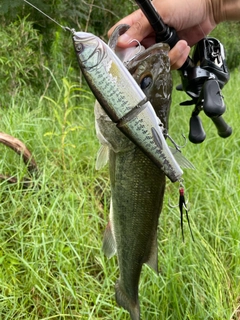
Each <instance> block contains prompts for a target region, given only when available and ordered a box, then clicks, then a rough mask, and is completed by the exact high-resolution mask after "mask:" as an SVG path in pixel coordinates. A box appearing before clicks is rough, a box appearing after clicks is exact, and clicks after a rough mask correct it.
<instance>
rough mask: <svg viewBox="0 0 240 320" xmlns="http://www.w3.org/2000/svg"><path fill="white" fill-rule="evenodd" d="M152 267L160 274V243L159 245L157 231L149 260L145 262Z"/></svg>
mask: <svg viewBox="0 0 240 320" xmlns="http://www.w3.org/2000/svg"><path fill="white" fill-rule="evenodd" d="M145 263H146V264H147V265H148V266H149V267H150V268H152V269H153V270H154V271H155V272H156V274H157V275H158V273H159V271H158V245H157V232H155V236H154V239H153V242H152V247H151V252H150V255H149V257H148V260H147V261H146V262H145Z"/></svg>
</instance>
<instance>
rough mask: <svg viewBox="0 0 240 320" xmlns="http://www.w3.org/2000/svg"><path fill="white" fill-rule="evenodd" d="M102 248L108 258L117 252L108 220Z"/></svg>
mask: <svg viewBox="0 0 240 320" xmlns="http://www.w3.org/2000/svg"><path fill="white" fill-rule="evenodd" d="M102 250H103V252H104V254H105V255H106V256H107V257H108V258H109V259H110V258H111V257H113V256H114V255H115V254H116V252H117V247H116V241H115V238H114V235H113V232H112V228H111V222H110V221H109V222H108V224H107V227H106V229H105V232H104V236H103V245H102Z"/></svg>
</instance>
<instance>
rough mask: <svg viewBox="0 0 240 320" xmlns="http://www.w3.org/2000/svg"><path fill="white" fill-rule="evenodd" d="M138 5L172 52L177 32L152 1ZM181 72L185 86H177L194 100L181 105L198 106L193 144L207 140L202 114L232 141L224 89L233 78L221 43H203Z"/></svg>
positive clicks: (193, 120)
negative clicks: (226, 118)
mask: <svg viewBox="0 0 240 320" xmlns="http://www.w3.org/2000/svg"><path fill="white" fill-rule="evenodd" d="M136 3H137V4H138V6H139V7H140V8H141V10H142V11H143V13H144V14H145V16H146V18H147V19H148V21H149V23H150V24H151V26H152V28H153V29H154V31H155V33H156V42H165V43H168V44H169V46H170V47H171V48H172V47H173V46H174V45H175V44H176V43H177V42H178V41H179V38H178V36H177V33H176V30H175V29H173V28H170V27H168V25H166V24H165V23H164V22H163V20H162V19H161V17H160V16H159V14H158V13H157V11H156V10H155V8H154V7H153V5H152V3H151V1H150V0H136ZM179 71H180V73H181V80H182V84H181V85H179V86H177V90H183V91H185V92H186V93H187V94H188V95H189V96H190V97H191V99H192V100H191V101H186V102H182V103H180V105H182V106H187V105H195V107H194V110H193V112H192V115H191V118H190V123H189V124H190V131H189V140H190V141H191V142H193V143H201V142H203V141H204V140H205V138H206V134H205V131H204V129H203V126H202V122H201V119H200V117H199V113H200V112H201V111H202V110H203V111H204V113H205V114H206V115H207V116H208V117H209V118H210V119H211V120H212V121H213V123H214V124H215V126H216V128H217V130H218V135H219V136H220V137H222V138H227V137H229V136H230V135H231V133H232V128H231V127H230V126H229V125H228V124H227V123H226V122H225V121H224V119H223V118H222V114H223V113H224V112H225V109H226V106H225V104H224V100H223V96H222V94H221V89H222V88H223V86H224V85H225V84H226V83H227V82H228V80H229V77H230V75H229V71H228V68H227V65H226V60H225V52H224V47H223V45H222V44H221V42H220V41H218V40H217V39H215V38H204V39H202V40H201V41H199V42H198V43H197V44H196V46H195V48H194V53H193V56H192V59H191V58H190V57H188V58H187V60H186V61H185V63H184V64H183V66H182V67H181V68H180V69H179Z"/></svg>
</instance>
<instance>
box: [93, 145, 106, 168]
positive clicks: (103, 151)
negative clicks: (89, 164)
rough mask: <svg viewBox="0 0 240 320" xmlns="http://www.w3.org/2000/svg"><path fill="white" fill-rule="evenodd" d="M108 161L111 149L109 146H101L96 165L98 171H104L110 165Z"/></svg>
mask: <svg viewBox="0 0 240 320" xmlns="http://www.w3.org/2000/svg"><path fill="white" fill-rule="evenodd" d="M108 159H109V147H108V146H107V145H101V147H100V149H99V150H98V153H97V160H96V164H95V168H96V170H100V169H102V168H103V167H104V166H105V165H106V164H107V163H108Z"/></svg>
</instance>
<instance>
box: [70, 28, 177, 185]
mask: <svg viewBox="0 0 240 320" xmlns="http://www.w3.org/2000/svg"><path fill="white" fill-rule="evenodd" d="M69 30H70V31H71V32H72V35H73V36H72V38H73V44H74V48H75V52H76V55H77V59H78V62H79V66H80V69H81V71H82V74H83V76H84V78H85V79H86V81H87V83H88V85H89V87H90V89H91V91H92V92H93V94H94V95H95V97H96V99H97V100H98V102H99V103H100V104H101V106H102V108H103V109H104V111H105V113H106V114H107V115H108V117H109V118H110V119H111V121H112V122H113V125H114V126H116V127H117V129H118V130H119V131H121V132H122V133H124V135H126V136H127V137H128V139H129V140H131V141H132V142H133V143H134V144H136V145H137V146H138V147H139V148H140V149H141V150H142V151H143V152H145V154H146V155H147V156H148V157H149V158H150V159H151V161H153V162H154V163H155V165H156V166H158V167H159V168H161V169H162V170H163V171H164V172H165V174H166V176H167V177H168V178H169V179H170V180H171V181H172V182H176V181H179V180H180V179H181V176H182V174H183V171H182V169H181V167H180V165H179V164H178V162H177V161H176V160H175V157H174V156H173V154H172V152H171V150H170V148H169V146H168V144H167V143H166V140H165V137H164V133H165V130H166V128H165V127H164V124H163V123H162V122H161V120H160V117H158V116H157V114H156V112H155V111H154V108H153V106H152V105H151V102H150V101H148V99H147V97H146V94H145V93H144V90H142V88H141V87H140V86H139V85H138V84H137V82H136V81H135V79H134V77H132V75H131V73H130V72H129V71H128V68H126V66H124V64H123V63H122V61H121V60H120V59H119V58H118V56H117V55H116V53H115V52H114V50H112V48H111V47H110V46H109V45H107V44H106V43H105V42H104V41H102V40H101V39H100V38H99V37H97V36H95V35H93V34H91V33H87V32H76V31H75V30H74V29H69ZM129 63H130V61H129ZM131 65H133V64H132V63H131ZM148 80H151V79H150V78H149V79H148ZM144 85H145V86H147V85H146V84H144ZM146 92H147V90H146Z"/></svg>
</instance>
